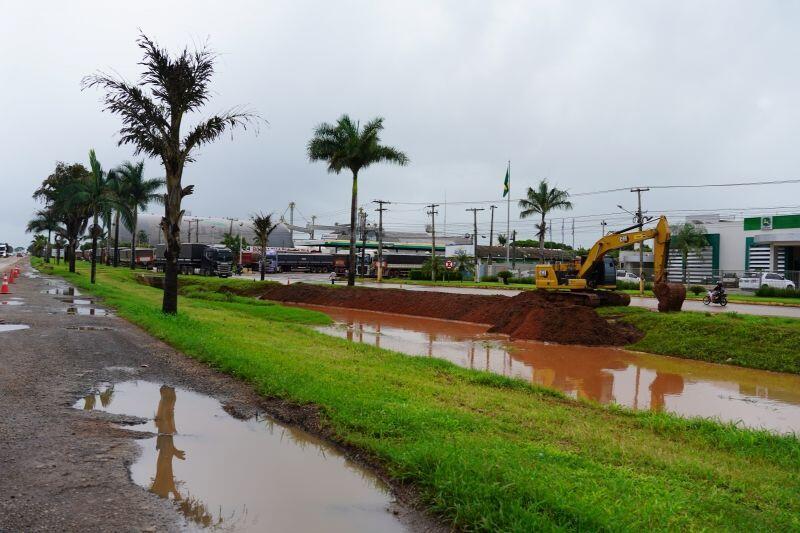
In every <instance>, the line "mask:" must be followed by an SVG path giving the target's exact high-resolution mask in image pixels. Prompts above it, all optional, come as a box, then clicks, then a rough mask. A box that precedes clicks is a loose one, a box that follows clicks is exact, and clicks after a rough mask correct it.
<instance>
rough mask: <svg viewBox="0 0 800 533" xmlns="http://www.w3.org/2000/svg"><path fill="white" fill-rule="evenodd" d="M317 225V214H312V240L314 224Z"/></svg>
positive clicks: (312, 237)
mask: <svg viewBox="0 0 800 533" xmlns="http://www.w3.org/2000/svg"><path fill="white" fill-rule="evenodd" d="M316 225H317V215H311V240H312V241H313V240H314V226H316Z"/></svg>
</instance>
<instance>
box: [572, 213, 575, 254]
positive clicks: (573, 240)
mask: <svg viewBox="0 0 800 533" xmlns="http://www.w3.org/2000/svg"><path fill="white" fill-rule="evenodd" d="M572 249H573V250H574V249H575V218H574V217H573V219H572Z"/></svg>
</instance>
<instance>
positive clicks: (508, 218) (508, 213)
mask: <svg viewBox="0 0 800 533" xmlns="http://www.w3.org/2000/svg"><path fill="white" fill-rule="evenodd" d="M507 172H508V199H507V200H508V207H507V209H506V268H508V265H509V264H511V255H510V251H511V160H510V159H509V160H508V170H507Z"/></svg>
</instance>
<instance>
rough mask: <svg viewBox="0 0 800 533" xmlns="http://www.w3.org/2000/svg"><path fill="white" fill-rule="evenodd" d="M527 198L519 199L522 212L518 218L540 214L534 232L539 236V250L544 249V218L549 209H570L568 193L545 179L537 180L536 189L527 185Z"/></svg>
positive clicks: (545, 227)
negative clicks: (552, 185) (551, 186)
mask: <svg viewBox="0 0 800 533" xmlns="http://www.w3.org/2000/svg"><path fill="white" fill-rule="evenodd" d="M526 196H527V198H523V199H522V200H520V201H519V207H520V209H522V212H520V214H519V218H528V217H529V216H531V215H541V217H542V221H541V223H540V224H536V233H537V236H538V237H539V250H540V251H543V250H544V237H545V232H546V231H547V222H546V221H545V218H546V217H547V214H548V213H549V212H550V211H553V210H555V209H564V210H569V209H572V202H570V201H569V193H568V192H567V191H562V190H561V189H558V188H556V187H553V188H550V186H549V185H548V183H547V180H546V179H543V180H542V181H540V182H539V186H538V187H537V188H536V189H533V188H531V187H528V192H527V194H526Z"/></svg>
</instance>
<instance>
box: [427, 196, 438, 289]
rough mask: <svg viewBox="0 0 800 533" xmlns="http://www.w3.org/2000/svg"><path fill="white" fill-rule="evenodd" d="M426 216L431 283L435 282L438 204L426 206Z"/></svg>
mask: <svg viewBox="0 0 800 533" xmlns="http://www.w3.org/2000/svg"><path fill="white" fill-rule="evenodd" d="M425 207H427V208H428V209H429V211H427V214H429V215H430V216H431V281H433V282H435V281H436V214H437V213H438V211H437V210H436V208H437V207H439V204H428V205H426V206H425Z"/></svg>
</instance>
